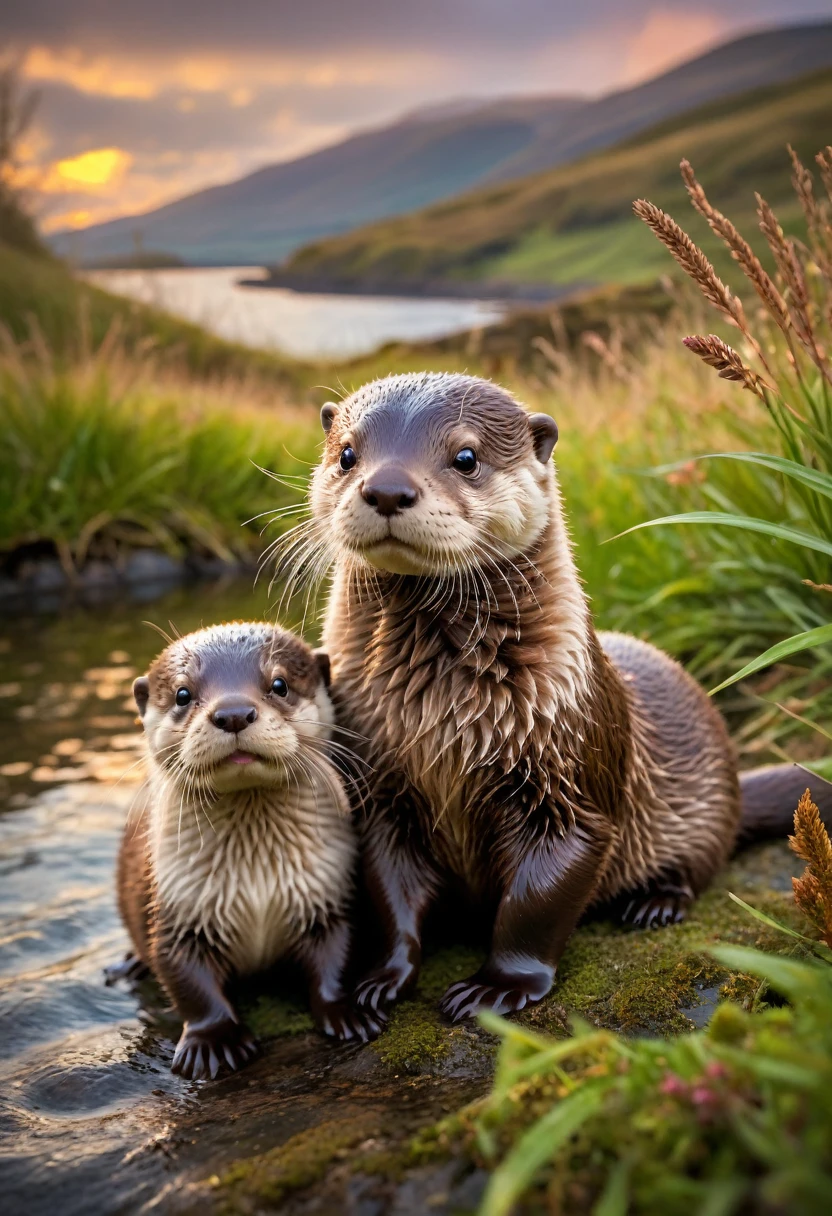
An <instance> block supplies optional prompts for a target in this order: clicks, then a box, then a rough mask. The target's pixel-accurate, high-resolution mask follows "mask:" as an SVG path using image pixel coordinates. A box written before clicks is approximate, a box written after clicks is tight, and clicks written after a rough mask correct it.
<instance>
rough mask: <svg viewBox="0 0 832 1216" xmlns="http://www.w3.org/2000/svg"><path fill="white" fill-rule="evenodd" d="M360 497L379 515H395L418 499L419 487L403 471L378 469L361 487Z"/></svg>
mask: <svg viewBox="0 0 832 1216" xmlns="http://www.w3.org/2000/svg"><path fill="white" fill-rule="evenodd" d="M361 497H362V498H363V499H364V501H365V502H366V503H368V504H369V506H371V507H375V509H376V510H377V511H378V513H379V515H395V514H396V512H397V511H404V510H405V509H406V508H407V507H412V506H413V505H414V503H415V502H416V501H417V499H418V498H419V487H418V486H417V484H416V482H415V481H414V480H413V478H412V477H411V476H410V474H409V473H406V472H405V470H404V469H398V468H390V467H388V468H386V469H378V470H377V471H376V472H375V473H372V474H371V475H370V476H369V477H368V478H367V480H366V481H365V482H364V483H363V485H362V486H361Z"/></svg>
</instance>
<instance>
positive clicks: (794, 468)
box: [651, 452, 832, 498]
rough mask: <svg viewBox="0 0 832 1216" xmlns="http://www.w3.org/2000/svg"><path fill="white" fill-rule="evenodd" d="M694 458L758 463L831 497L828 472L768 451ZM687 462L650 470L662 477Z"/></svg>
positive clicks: (722, 453)
mask: <svg viewBox="0 0 832 1216" xmlns="http://www.w3.org/2000/svg"><path fill="white" fill-rule="evenodd" d="M694 459H695V460H697V461H699V460H738V461H741V462H742V463H744V464H754V465H759V466H760V467H761V468H763V469H770V470H771V472H772V473H782V474H783V476H784V477H790V478H791V479H792V480H793V481H799V482H801V483H802V484H803V485H804V486H807V487H808V488H809V489H810V490H814V491H815V493H816V494H823V495H824V496H825V497H826V498H832V476H830V474H829V473H822V472H821V471H820V470H818V469H812V468H810V467H809V466H808V465H805V464H799V463H798V462H797V461H796V460H788V459H787V458H786V457H785V456H775V455H773V454H771V453H769V452H707V453H705V455H704V456H696V457H694ZM689 463H690V461H687V460H682V461H676V462H675V463H674V464H667V465H662V466H661V467H660V468H657V469H651V472H652V473H653V474H654V475H655V476H659V477H664V476H666V475H667V474H668V473H674V472H676V471H677V470H678V469H681V468H684V467H685V466H686V465H687V464H689Z"/></svg>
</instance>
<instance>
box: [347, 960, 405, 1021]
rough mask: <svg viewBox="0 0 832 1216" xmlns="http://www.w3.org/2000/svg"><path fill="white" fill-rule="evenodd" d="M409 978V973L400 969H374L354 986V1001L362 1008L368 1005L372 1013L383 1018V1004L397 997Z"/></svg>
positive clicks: (395, 999) (391, 1001)
mask: <svg viewBox="0 0 832 1216" xmlns="http://www.w3.org/2000/svg"><path fill="white" fill-rule="evenodd" d="M411 974H412V973H411ZM409 980H410V976H409V975H402V973H401V971H399V970H398V969H394V968H392V967H385V968H382V969H381V970H380V971H374V972H372V973H371V974H370V975H368V976H367V978H366V979H365V980H362V982H361V983H360V984H359V985H358V987H357V988H356V990H355V997H354V999H355V1003H356V1005H358V1006H359V1007H360V1008H362V1009H366V1008H368V1007H369V1008H370V1009H371V1010H372V1011H373V1013H374V1014H376V1015H377V1016H378V1017H381V1018H383V1017H384V1008H385V1006H386V1005H392V1004H393V1003H394V1002H395V1001H397V1000H398V999H399V997H400V996H401V995H402V992H403V991H404V989H405V987H406V985H407V984H408V982H409Z"/></svg>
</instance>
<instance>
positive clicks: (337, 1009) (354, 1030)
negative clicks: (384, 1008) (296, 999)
mask: <svg viewBox="0 0 832 1216" xmlns="http://www.w3.org/2000/svg"><path fill="white" fill-rule="evenodd" d="M385 1021H386V1018H385V1017H384V1014H383V1013H378V1012H372V1013H371V1012H370V1010H369V1009H356V1008H354V1007H353V1006H352V1005H349V1004H348V1003H347V1002H346V1001H332V1002H331V1003H330V1004H327V1005H323V1006H321V1008H320V1009H318V1010H316V1011H315V1022H316V1023H317V1026H318V1029H319V1030H321V1031H322V1032H323V1033H324V1034H325V1035H327V1036H328V1037H329V1038H332V1039H340V1040H341V1041H342V1042H344V1043H349V1042H359V1043H369V1042H370V1041H371V1039H376V1038H378V1036H379V1035H380V1034H381V1032H382V1030H383V1029H384V1023H385Z"/></svg>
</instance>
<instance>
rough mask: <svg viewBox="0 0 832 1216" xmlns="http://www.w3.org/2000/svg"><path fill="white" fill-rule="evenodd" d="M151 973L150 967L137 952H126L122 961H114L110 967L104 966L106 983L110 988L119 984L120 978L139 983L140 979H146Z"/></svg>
mask: <svg viewBox="0 0 832 1216" xmlns="http://www.w3.org/2000/svg"><path fill="white" fill-rule="evenodd" d="M148 975H150V969H149V968H148V967H146V966H145V964H144V963H143V962H142V960H141V959H140V958H139V956H138V955H137V954H125V956H124V958H123V959H122V961H121V962H120V963H112V964H111V965H110V966H109V967H105V968H104V983H105V984H106V985H107V987H108V988H112V986H113V984H117V983H118V981H119V980H130V982H131V983H136V984H137V983H138V982H139V981H140V980H143V979H146V978H147V976H148Z"/></svg>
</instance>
